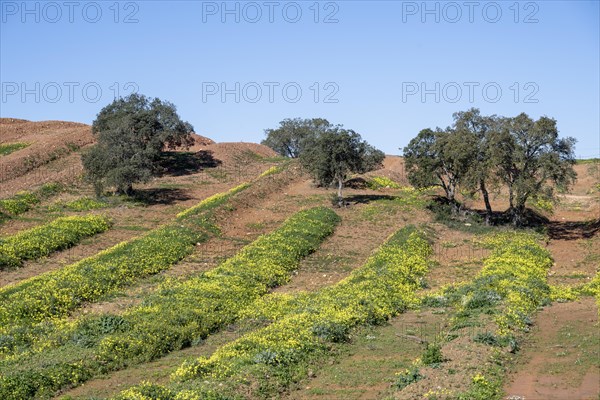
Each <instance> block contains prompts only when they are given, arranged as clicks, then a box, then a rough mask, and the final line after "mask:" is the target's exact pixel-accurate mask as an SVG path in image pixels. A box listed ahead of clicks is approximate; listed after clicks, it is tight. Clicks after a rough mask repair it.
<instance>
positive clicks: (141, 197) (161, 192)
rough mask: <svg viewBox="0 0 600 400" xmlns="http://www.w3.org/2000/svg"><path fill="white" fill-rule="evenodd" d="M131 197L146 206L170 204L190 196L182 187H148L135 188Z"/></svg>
mask: <svg viewBox="0 0 600 400" xmlns="http://www.w3.org/2000/svg"><path fill="white" fill-rule="evenodd" d="M131 199H132V200H133V201H136V202H139V203H142V204H144V205H147V206H153V205H157V204H162V205H170V204H173V203H175V202H179V201H186V200H190V199H191V197H190V196H188V195H187V194H186V192H185V191H184V190H182V189H172V188H150V189H135V190H134V192H133V194H132V196H131Z"/></svg>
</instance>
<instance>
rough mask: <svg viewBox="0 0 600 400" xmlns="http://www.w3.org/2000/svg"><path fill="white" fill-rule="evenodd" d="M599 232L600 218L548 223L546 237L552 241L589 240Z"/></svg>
mask: <svg viewBox="0 0 600 400" xmlns="http://www.w3.org/2000/svg"><path fill="white" fill-rule="evenodd" d="M598 232H600V218H598V219H596V220H592V221H550V222H549V223H548V236H550V238H551V239H554V240H577V239H589V238H591V237H593V236H594V235H596V234H597V233H598Z"/></svg>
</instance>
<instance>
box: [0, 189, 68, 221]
mask: <svg viewBox="0 0 600 400" xmlns="http://www.w3.org/2000/svg"><path fill="white" fill-rule="evenodd" d="M62 189H63V187H62V185H61V184H59V183H46V184H44V185H42V186H40V187H39V188H38V189H37V190H35V191H25V192H19V193H17V194H15V195H14V196H12V197H10V198H8V199H2V200H0V223H2V222H4V221H7V220H9V219H11V218H14V217H16V216H17V215H20V214H23V213H24V212H27V211H29V210H30V209H31V208H32V207H33V206H35V205H36V204H39V203H40V202H41V201H42V200H43V199H46V198H48V197H51V196H53V195H55V194H57V193H58V192H60V191H61V190H62Z"/></svg>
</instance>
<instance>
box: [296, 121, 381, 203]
mask: <svg viewBox="0 0 600 400" xmlns="http://www.w3.org/2000/svg"><path fill="white" fill-rule="evenodd" d="M384 157H385V155H384V153H383V152H382V151H380V150H377V149H376V148H374V147H373V146H371V145H369V144H368V143H367V142H366V141H364V140H362V138H361V136H360V135H359V134H358V133H356V132H355V131H353V130H351V129H343V128H341V127H340V126H336V127H330V128H328V129H326V130H324V131H322V132H320V133H319V134H317V135H315V136H314V137H312V138H310V139H309V141H307V142H306V147H305V148H304V151H302V152H301V153H300V161H301V163H302V165H303V166H304V168H306V169H307V170H308V171H309V173H310V174H311V175H312V176H313V178H314V181H315V182H316V183H317V184H319V185H321V186H331V185H334V184H335V185H336V186H337V190H338V192H337V197H338V200H337V201H338V204H339V205H341V204H343V194H342V191H343V186H344V181H345V180H346V179H347V178H348V175H349V174H351V173H356V174H362V173H365V172H368V171H372V170H374V169H377V168H379V167H380V166H381V164H382V162H383V159H384Z"/></svg>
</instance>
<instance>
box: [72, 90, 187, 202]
mask: <svg viewBox="0 0 600 400" xmlns="http://www.w3.org/2000/svg"><path fill="white" fill-rule="evenodd" d="M192 132H193V127H192V125H190V124H189V123H188V122H185V121H182V120H181V118H180V117H179V115H178V114H177V110H176V107H175V105H173V104H171V103H169V102H163V101H161V100H160V99H157V98H154V99H153V98H148V97H146V96H144V95H140V94H132V95H129V96H127V97H125V98H120V99H115V100H114V101H113V102H112V103H111V104H109V105H107V106H106V107H104V108H103V109H102V110H101V111H100V112H99V113H98V115H97V117H96V119H95V120H94V122H93V124H92V133H93V134H94V135H95V136H96V139H97V144H96V145H95V146H93V147H92V148H91V149H90V150H89V151H88V152H87V153H85V154H84V155H83V156H82V161H83V166H84V169H85V172H86V176H87V177H88V179H90V180H91V181H92V182H93V184H94V186H95V188H96V191H97V192H100V191H101V190H102V189H103V188H104V187H105V186H114V187H116V190H117V193H124V194H131V192H132V185H133V183H136V182H145V181H148V180H149V179H150V178H151V177H152V176H153V175H154V174H155V173H156V168H155V167H156V162H157V161H158V159H159V157H160V155H161V153H162V152H163V151H164V150H165V149H175V148H177V147H182V146H183V147H189V146H190V145H191V144H193V138H192V137H191V133H192Z"/></svg>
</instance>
